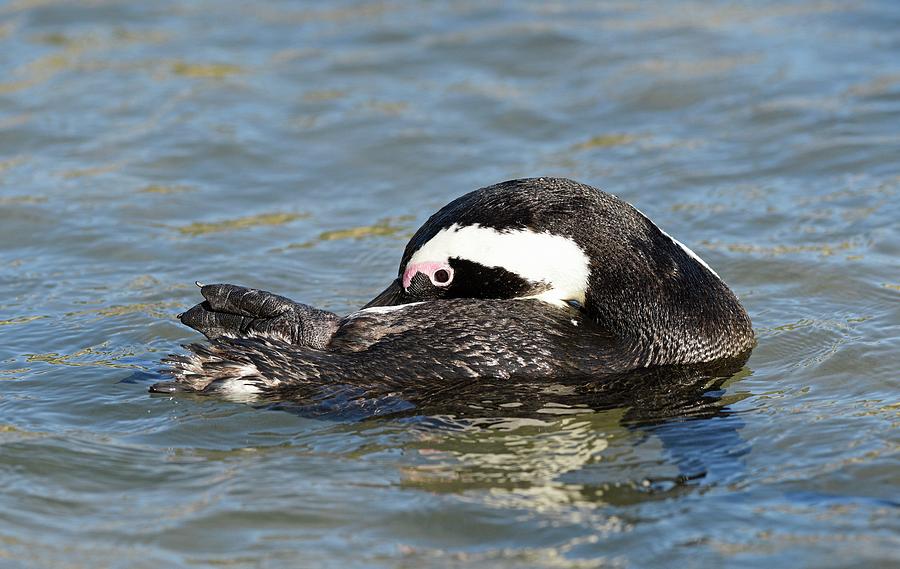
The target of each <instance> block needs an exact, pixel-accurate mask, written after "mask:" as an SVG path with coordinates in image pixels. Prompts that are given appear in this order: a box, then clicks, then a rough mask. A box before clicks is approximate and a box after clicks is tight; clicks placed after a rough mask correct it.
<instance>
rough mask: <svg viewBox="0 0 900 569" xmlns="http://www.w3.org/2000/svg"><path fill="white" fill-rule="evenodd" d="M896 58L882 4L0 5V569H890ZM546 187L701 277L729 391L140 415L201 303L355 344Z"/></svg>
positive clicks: (897, 14) (897, 20)
mask: <svg viewBox="0 0 900 569" xmlns="http://www.w3.org/2000/svg"><path fill="white" fill-rule="evenodd" d="M898 29H900V6H898V5H897V4H896V3H895V2H891V1H889V0H885V1H882V2H878V1H863V2H854V3H841V2H818V1H815V2H814V1H808V2H787V3H786V2H783V1H780V2H771V3H769V4H766V5H764V6H763V5H761V4H753V5H752V7H751V6H749V5H746V4H744V3H737V2H735V3H730V2H717V3H707V2H696V3H665V2H647V3H640V4H638V3H632V2H620V3H615V2H610V3H604V4H601V5H600V6H596V5H594V4H593V3H584V4H580V3H569V2H566V3H545V2H534V3H530V4H529V3H523V4H518V5H507V4H497V5H491V6H485V5H484V4H483V3H481V2H458V3H453V4H452V5H451V6H443V5H441V6H439V5H432V4H418V3H416V4H414V3H393V2H385V3H366V4H362V3H353V2H345V3H340V4H333V3H326V2H322V3H319V4H317V5H313V4H310V3H304V4H302V5H301V4H293V3H288V2H264V3H254V4H252V5H251V4H248V3H244V2H236V1H217V2H190V3H183V4H181V3H172V2H147V3H136V2H125V1H121V2H118V1H108V0H94V1H91V2H82V3H69V2H63V1H61V0H60V1H55V0H18V1H16V0H14V1H11V2H6V3H4V4H0V54H2V55H0V71H2V75H0V485H2V487H3V492H2V493H0V566H3V567H37V566H54V567H85V566H91V567H100V566H102V567H160V566H202V565H207V564H209V565H229V566H235V567H298V566H309V567H319V566H334V567H420V566H435V567H451V566H453V567H455V566H468V565H471V566H478V567H522V566H528V567H596V566H622V567H653V566H680V567H695V566H697V567H699V566H710V567H718V566H724V565H727V566H748V567H759V566H762V565H763V564H767V565H768V566H772V567H787V566H808V567H850V566H860V567H862V566H865V567H876V566H888V565H891V564H896V563H900V553H898V552H900V523H898V519H900V516H898V505H900V502H898V499H897V496H900V492H898V488H900V460H898V458H900V452H898V448H900V447H898V436H897V426H898V422H900V398H898V390H897V388H898V385H897V371H898V367H900V366H898V364H900V358H898V355H897V354H898V352H900V302H898V301H900V270H898V257H900V245H898V243H900V239H898V237H900V235H898V218H900V206H898V200H900V196H898V194H900V192H898V190H900V161H898V158H900V134H898V133H900V35H898V33H897V30H898ZM535 175H555V176H567V177H571V178H575V179H577V180H580V181H583V182H587V183H590V184H592V185H596V186H599V187H602V188H604V189H607V190H609V191H611V192H614V193H616V194H617V195H619V196H621V197H623V198H624V199H626V200H628V201H630V202H632V203H633V204H635V205H636V206H637V207H638V208H640V209H641V210H642V211H643V212H645V213H646V214H647V215H648V216H650V217H651V218H652V219H654V220H655V221H657V223H658V224H659V225H660V226H661V227H663V228H664V229H665V230H666V231H668V232H669V233H671V234H672V235H674V236H676V237H677V238H678V239H679V240H681V241H683V242H685V243H687V244H688V245H690V246H691V247H692V248H693V249H694V250H695V251H697V253H699V254H700V255H701V256H702V257H703V258H704V259H706V260H707V261H708V262H709V263H710V264H711V265H712V266H713V267H714V268H715V269H716V270H717V272H718V273H719V274H721V275H722V276H723V277H724V278H725V279H726V280H727V282H728V283H729V284H730V285H731V286H732V287H733V288H734V290H735V291H736V292H737V293H738V295H739V296H740V297H741V299H742V301H743V302H744V303H745V305H746V307H747V309H748V311H749V312H750V314H751V316H752V318H753V321H754V325H755V329H756V331H757V334H758V338H759V343H758V346H757V347H756V349H755V350H754V352H753V355H752V357H751V358H750V360H749V361H748V362H747V364H746V365H745V366H744V368H743V369H742V370H740V371H739V372H737V373H735V374H734V375H733V376H731V377H728V378H725V379H724V382H722V383H721V385H720V384H719V383H720V382H712V383H711V384H710V385H708V386H705V387H703V386H701V387H699V388H697V387H696V386H695V387H692V388H690V389H688V394H687V395H685V396H684V397H681V396H676V395H677V394H676V395H673V396H672V399H673V400H674V403H672V400H670V398H669V396H661V397H662V399H663V404H661V405H658V406H657V407H658V408H654V409H655V410H654V411H653V413H651V414H652V415H653V417H652V420H646V417H643V416H644V414H645V411H647V409H645V408H644V405H645V402H644V401H643V400H642V399H640V398H637V399H636V400H635V401H634V402H631V404H622V403H616V404H615V405H614V406H612V407H611V408H610V407H609V406H607V405H603V404H602V402H598V403H599V404H598V405H582V406H579V405H575V404H565V403H550V404H548V405H546V406H543V407H540V408H537V409H531V410H529V412H528V413H519V412H517V411H516V409H517V408H518V407H517V406H516V405H515V404H511V405H508V406H507V407H499V405H494V406H493V407H492V402H490V401H482V400H477V401H474V400H473V401H472V405H471V406H469V408H468V409H466V410H465V412H462V411H460V410H459V409H456V410H452V411H445V410H442V409H440V408H439V406H438V407H436V408H435V409H425V410H422V412H420V413H418V414H417V413H411V414H410V413H407V414H404V415H402V416H394V417H393V418H382V419H369V420H359V418H360V417H359V415H352V416H341V415H340V414H331V415H326V416H324V417H323V416H319V415H317V414H311V413H298V412H296V410H294V409H281V410H268V409H259V408H255V407H253V406H248V405H242V404H236V403H229V402H225V401H221V400H217V399H211V398H200V397H177V398H170V397H161V396H150V395H149V394H148V393H147V392H146V391H147V387H148V386H149V385H150V384H151V383H152V382H154V381H157V380H159V379H160V374H159V360H160V359H161V358H162V357H163V356H164V355H165V354H166V353H169V352H177V351H179V350H180V348H179V344H181V343H183V342H186V341H194V340H196V339H197V336H196V335H195V334H194V333H192V332H191V331H190V330H187V329H185V328H183V327H182V326H180V325H179V324H178V323H177V321H176V320H175V319H174V314H176V313H178V312H180V311H181V310H183V309H184V308H186V307H188V306H190V305H192V304H193V303H194V302H196V301H197V299H198V293H197V290H196V288H195V287H194V286H193V285H192V284H191V283H192V282H193V281H194V280H198V279H199V280H202V281H205V282H234V283H240V284H245V285H249V286H257V287H261V288H265V289H267V290H273V291H277V292H280V293H282V294H286V295H288V296H291V297H293V298H296V299H298V300H302V301H305V302H308V303H310V304H314V305H316V306H320V307H324V308H329V309H332V310H336V311H348V310H351V309H353V308H355V307H358V306H360V305H361V304H362V303H364V302H365V301H366V300H368V299H369V298H371V297H372V296H373V295H374V294H375V293H376V292H378V291H380V290H381V288H383V286H384V285H385V284H386V283H387V282H388V281H389V279H390V278H392V275H393V274H394V273H395V270H396V263H397V262H398V260H399V257H400V253H401V251H402V247H403V245H404V243H405V240H406V239H407V238H408V237H409V236H410V234H411V233H412V232H413V231H414V230H415V228H416V227H418V225H419V224H420V223H421V222H422V221H423V220H424V219H425V218H426V217H427V216H428V215H429V214H430V213H431V212H433V211H434V210H436V209H437V208H438V207H440V206H441V205H443V204H444V203H446V202H447V201H449V200H450V199H452V198H454V197H456V196H457V195H460V194H462V193H464V192H467V191H469V190H472V189H474V188H477V187H479V186H483V185H487V184H490V183H494V182H497V181H501V180H504V179H509V178H514V177H523V176H535ZM551 395H552V394H551ZM682 395H683V394H682ZM524 397H525V395H523V398H524ZM550 399H552V397H550ZM651 399H652V398H651ZM669 403H672V404H671V405H670V404H669ZM647 405H649V404H647ZM503 409H509V412H508V413H506V412H504V411H503ZM498 410H499V411H498ZM636 417H638V418H641V417H643V419H640V420H638V419H636Z"/></svg>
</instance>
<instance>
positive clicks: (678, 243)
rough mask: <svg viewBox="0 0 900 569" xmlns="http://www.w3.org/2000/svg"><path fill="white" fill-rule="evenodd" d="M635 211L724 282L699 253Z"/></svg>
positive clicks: (640, 212)
mask: <svg viewBox="0 0 900 569" xmlns="http://www.w3.org/2000/svg"><path fill="white" fill-rule="evenodd" d="M629 205H631V204H629ZM631 207H634V206H631ZM634 211H636V212H638V213H639V214H641V217H643V218H644V219H646V220H647V221H649V222H650V224H651V225H653V226H654V227H656V228H657V229H659V232H660V233H662V234H663V235H665V236H666V237H668V238H669V239H671V240H672V242H673V243H675V244H676V245H678V246H679V247H681V248H682V250H684V252H685V253H687V254H688V257H690V258H692V259H694V260H695V261H697V262H698V263H700V264H701V265H703V266H704V267H706V270H708V271H709V272H711V273H712V274H713V275H714V276H715V277H716V278H717V279H719V280H722V277H720V276H719V273H717V272H715V271H714V270H712V267H710V266H709V265H707V264H706V261H704V260H703V259H701V258H700V255H698V254H697V253H694V251H692V250H691V248H690V247H688V246H687V245H685V244H684V243H682V242H681V241H679V240H678V239H675V238H674V237H672V236H671V235H669V234H668V233H666V232H665V231H663V230H662V228H661V227H660V226H658V225H656V224H655V223H653V221H652V220H651V219H650V218H649V217H647V216H646V215H644V212H642V211H641V210H639V209H638V208H636V207H634Z"/></svg>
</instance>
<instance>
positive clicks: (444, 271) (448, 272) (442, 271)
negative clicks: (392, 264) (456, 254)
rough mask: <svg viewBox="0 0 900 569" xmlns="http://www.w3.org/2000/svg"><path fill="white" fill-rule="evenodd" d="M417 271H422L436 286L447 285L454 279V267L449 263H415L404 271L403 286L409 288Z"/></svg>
mask: <svg viewBox="0 0 900 569" xmlns="http://www.w3.org/2000/svg"><path fill="white" fill-rule="evenodd" d="M416 273H422V274H423V275H425V276H426V277H428V280H430V281H431V284H433V285H434V286H447V285H449V284H450V283H451V282H452V281H453V268H452V267H451V266H450V265H449V264H448V263H435V262H430V261H429V262H425V263H413V264H411V265H407V267H406V270H405V271H403V288H404V289H408V288H409V283H410V282H412V280H413V277H414V276H416Z"/></svg>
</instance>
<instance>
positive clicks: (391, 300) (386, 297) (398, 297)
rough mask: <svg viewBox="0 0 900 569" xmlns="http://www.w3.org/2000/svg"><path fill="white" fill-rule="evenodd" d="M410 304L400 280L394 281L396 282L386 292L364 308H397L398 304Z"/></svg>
mask: <svg viewBox="0 0 900 569" xmlns="http://www.w3.org/2000/svg"><path fill="white" fill-rule="evenodd" d="M407 302H409V300H408V298H407V296H406V292H405V291H404V290H403V286H402V285H401V284H400V279H394V282H392V283H391V284H389V285H388V287H387V288H386V289H384V291H382V292H381V294H379V295H378V296H376V297H375V298H373V299H372V300H370V301H369V303H368V304H366V305H365V306H363V308H371V307H373V306H396V305H398V304H406V303H407Z"/></svg>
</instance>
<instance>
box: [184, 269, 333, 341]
mask: <svg viewBox="0 0 900 569" xmlns="http://www.w3.org/2000/svg"><path fill="white" fill-rule="evenodd" d="M198 284H199V283H198ZM200 294H202V295H203V298H204V299H205V301H204V302H202V303H200V304H198V305H196V306H194V307H193V308H191V309H190V310H188V311H187V312H184V313H183V314H180V315H179V316H178V319H179V320H181V323H182V324H184V325H186V326H189V327H190V328H193V329H194V330H197V331H198V332H200V333H201V334H203V335H204V336H206V337H207V338H208V339H210V340H214V339H216V338H220V337H226V338H268V339H275V340H280V341H282V342H286V343H288V344H295V345H300V346H308V347H310V348H315V349H322V348H324V347H325V346H326V345H327V344H328V342H329V341H330V340H331V336H332V335H333V334H334V332H335V330H337V327H338V322H339V320H340V319H339V318H338V316H337V315H336V314H334V313H333V312H328V311H327V310H320V309H318V308H314V307H312V306H308V305H306V304H301V303H299V302H294V301H293V300H291V299H289V298H286V297H283V296H279V295H277V294H273V293H271V292H267V291H264V290H257V289H253V288H246V287H242V286H237V285H231V284H211V285H202V286H201V287H200Z"/></svg>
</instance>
